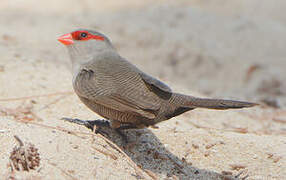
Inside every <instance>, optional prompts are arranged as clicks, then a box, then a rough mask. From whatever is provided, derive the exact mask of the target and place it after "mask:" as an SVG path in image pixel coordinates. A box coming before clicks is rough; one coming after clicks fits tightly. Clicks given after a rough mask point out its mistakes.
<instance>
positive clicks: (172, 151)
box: [0, 0, 286, 180]
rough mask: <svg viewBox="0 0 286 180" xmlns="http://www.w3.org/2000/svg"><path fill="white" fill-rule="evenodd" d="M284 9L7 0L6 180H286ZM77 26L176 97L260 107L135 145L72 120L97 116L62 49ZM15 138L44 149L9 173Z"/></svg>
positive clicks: (143, 133)
mask: <svg viewBox="0 0 286 180" xmlns="http://www.w3.org/2000/svg"><path fill="white" fill-rule="evenodd" d="M285 8H286V3H285V2H284V1H283V0H277V1H275V3H274V2H272V1H269V0H242V1H234V0H227V1H226V0H218V1H199V0H189V1H187V0H186V1H183V0H182V1H177V2H174V1H156V3H154V1H151V0H145V1H139V0H138V1H137V0H136V1H134V0H124V1H123V0H121V1H120V0H114V1H111V0H106V1H104V2H102V1H92V0H89V1H87V0H82V1H76V0H72V1H70V0H62V1H60V2H59V1H56V0H49V1H37V0H26V1H22V0H15V1H9V0H2V1H1V3H0V87H1V88H0V162H1V163H0V175H1V176H0V177H1V178H0V179H9V178H10V179H13V178H16V179H73V180H74V179H227V178H229V179H231V178H235V176H236V175H237V174H239V173H241V175H240V176H239V177H240V178H242V177H245V176H248V178H247V179H263V180H264V179H267V180H268V179H285V178H286V151H285V150H286V137H285V135H286V81H285V77H286V59H285V57H286V51H285V47H286V36H285V34H286V23H285V22H286V14H285ZM79 27H83V28H90V29H96V30H99V31H101V32H104V33H105V34H106V35H107V36H109V37H110V39H111V40H112V41H113V43H114V45H115V46H116V48H117V49H118V51H120V54H121V55H122V56H124V57H126V58H127V59H129V60H130V61H131V62H132V63H134V64H136V65H137V66H138V67H139V68H140V69H142V70H143V71H145V72H147V73H149V74H152V75H153V76H155V77H157V78H159V79H161V80H163V81H164V82H166V83H167V84H169V85H170V86H171V87H172V88H173V89H174V91H180V92H183V93H187V94H192V95H196V96H204V97H218V98H221V97H224V98H231V99H239V100H248V101H254V102H259V103H261V104H262V105H261V106H259V107H255V108H251V109H243V110H228V111H212V110H204V109H196V110H194V111H192V112H189V113H186V114H183V115H181V116H179V117H176V118H173V119H172V120H169V121H166V122H163V123H161V124H159V125H158V126H159V128H158V129H152V128H150V129H144V130H136V131H134V130H133V131H128V132H126V133H127V135H128V138H130V140H131V141H132V142H134V143H130V145H128V146H127V147H126V146H125V147H123V144H122V141H121V139H120V138H119V137H117V135H116V134H115V133H114V132H110V130H108V129H106V130H105V131H106V132H107V134H105V136H103V135H100V134H93V133H92V132H91V131H90V130H89V129H87V128H85V127H82V126H79V125H75V124H70V123H68V122H64V121H62V120H61V118H62V117H70V118H80V119H83V120H88V119H90V120H92V119H96V118H99V117H98V116H97V115H96V114H95V113H93V112H91V111H90V110H88V109H87V108H86V107H85V106H84V105H83V104H82V103H81V102H80V101H79V99H78V98H77V96H76V95H75V94H74V93H73V91H72V86H71V74H70V63H69V58H68V55H67V51H66V49H65V48H64V47H63V46H62V45H61V44H60V43H58V42H57V41H56V39H57V37H58V36H60V35H62V34H64V33H67V32H70V31H72V30H74V29H76V28H79ZM23 97H26V98H23ZM14 135H17V136H18V137H19V138H20V139H21V140H22V141H23V142H24V143H25V144H28V143H32V144H34V145H35V147H36V148H38V151H39V154H40V158H41V161H40V166H39V167H37V168H36V169H35V170H30V171H29V172H17V171H14V172H11V167H10V166H9V165H8V164H9V156H10V153H11V151H12V150H13V148H14V147H15V146H18V143H17V141H16V140H15V138H14V137H13V136H14ZM225 174H230V176H226V175H225Z"/></svg>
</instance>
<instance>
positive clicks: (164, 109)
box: [58, 29, 258, 137]
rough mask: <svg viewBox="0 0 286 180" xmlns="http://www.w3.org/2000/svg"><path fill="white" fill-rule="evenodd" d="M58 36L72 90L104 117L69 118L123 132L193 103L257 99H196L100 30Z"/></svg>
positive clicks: (233, 104) (223, 105)
mask: <svg viewBox="0 0 286 180" xmlns="http://www.w3.org/2000/svg"><path fill="white" fill-rule="evenodd" d="M58 41H59V42H61V43H62V44H64V45H65V46H66V47H67V50H68V53H69V56H70V60H71V64H72V75H73V80H72V84H73V89H74V91H75V93H76V94H77V96H78V97H79V99H80V100H81V101H82V102H83V103H84V104H85V105H86V106H87V107H88V108H89V109H90V110H92V111H93V112H95V113H97V114H98V115H100V116H102V117H103V118H105V120H94V121H83V120H79V119H70V118H64V119H65V120H67V121H70V122H74V123H77V124H83V125H86V126H87V127H88V126H91V125H93V126H95V125H96V126H109V127H111V128H112V129H114V130H116V131H117V132H118V133H119V134H120V135H122V136H123V137H124V135H123V133H122V130H125V129H141V128H147V127H150V126H151V127H154V126H155V125H156V124H157V123H159V122H162V121H166V120H169V119H171V118H173V117H175V116H178V115H181V114H183V113H185V112H187V111H190V110H193V109H196V108H208V109H217V110H225V109H239V108H248V107H252V106H255V105H258V104H256V103H251V102H244V101H235V100H224V99H211V98H200V97H194V96H190V95H185V94H181V93H176V92H173V91H172V90H171V88H170V87H169V86H167V85H166V84H165V83H163V82H161V81H160V80H158V79H156V78H154V77H152V76H150V75H148V74H146V73H145V72H143V71H141V70H140V69H139V68H137V67H136V66H135V65H133V64H132V63H130V62H129V61H128V60H126V59H125V58H123V57H122V56H120V54H119V53H118V52H117V50H116V48H115V47H114V46H113V45H112V43H111V41H110V40H109V38H108V37H107V36H105V35H104V34H102V33H100V32H97V31H93V30H88V29H78V30H75V31H73V32H70V33H67V34H64V35H62V36H60V37H59V38H58Z"/></svg>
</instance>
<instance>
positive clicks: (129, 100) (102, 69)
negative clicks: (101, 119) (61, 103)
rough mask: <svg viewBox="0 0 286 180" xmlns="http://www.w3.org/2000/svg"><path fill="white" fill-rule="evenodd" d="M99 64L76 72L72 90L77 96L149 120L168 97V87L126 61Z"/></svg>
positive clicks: (169, 94)
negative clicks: (73, 89) (110, 65)
mask: <svg viewBox="0 0 286 180" xmlns="http://www.w3.org/2000/svg"><path fill="white" fill-rule="evenodd" d="M116 63H117V64H116ZM111 64H112V63H111ZM101 65H102V64H101V63H96V64H93V67H85V68H84V69H82V70H81V71H80V72H79V73H78V75H77V76H76V78H75V81H74V88H75V91H76V93H77V94H78V95H79V96H81V97H84V98H87V99H89V100H92V101H94V102H96V103H98V104H101V105H103V106H105V107H108V108H111V109H115V110H118V111H121V112H128V113H133V114H140V115H142V116H144V117H146V118H149V119H153V118H155V117H156V114H157V112H158V111H159V109H160V107H161V102H162V98H164V99H166V98H168V97H170V96H171V89H170V88H169V87H168V86H166V85H165V84H163V83H162V82H160V81H158V80H156V79H154V78H152V77H150V76H148V75H146V74H144V73H143V72H141V71H140V70H138V69H137V68H136V67H135V66H133V65H131V64H130V63H128V62H126V61H122V62H121V61H119V62H118V61H116V62H114V63H113V64H112V67H109V63H105V64H104V66H101ZM95 66H96V68H95ZM115 67H116V68H115ZM95 71H97V72H95Z"/></svg>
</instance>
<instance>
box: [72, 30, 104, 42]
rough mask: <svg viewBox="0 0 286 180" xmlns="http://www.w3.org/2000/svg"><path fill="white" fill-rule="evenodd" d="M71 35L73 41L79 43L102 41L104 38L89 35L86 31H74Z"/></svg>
mask: <svg viewBox="0 0 286 180" xmlns="http://www.w3.org/2000/svg"><path fill="white" fill-rule="evenodd" d="M71 35H72V38H73V39H74V40H79V41H86V40H90V39H95V40H100V41H104V37H102V36H99V35H94V34H91V33H89V32H87V31H75V32H72V33H71Z"/></svg>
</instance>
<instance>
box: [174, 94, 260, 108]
mask: <svg viewBox="0 0 286 180" xmlns="http://www.w3.org/2000/svg"><path fill="white" fill-rule="evenodd" d="M174 95H175V97H176V100H178V101H177V102H178V103H182V106H184V107H192V108H196V107H198V108H208V109H221V110H223V109H239V108H248V107H252V106H256V105H258V104H256V103H251V102H243V101H233V100H224V99H208V98H196V97H192V96H186V95H182V94H174Z"/></svg>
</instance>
